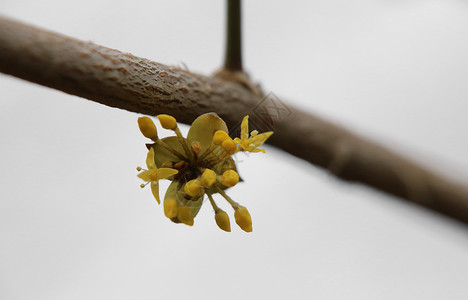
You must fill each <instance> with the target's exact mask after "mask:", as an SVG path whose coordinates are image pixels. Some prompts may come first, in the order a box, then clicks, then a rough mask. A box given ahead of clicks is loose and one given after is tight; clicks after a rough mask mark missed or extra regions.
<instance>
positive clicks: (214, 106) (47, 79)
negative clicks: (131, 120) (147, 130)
mask: <svg viewBox="0 0 468 300" xmlns="http://www.w3.org/2000/svg"><path fill="white" fill-rule="evenodd" d="M0 72H3V73H6V74H11V75H14V76H17V77H19V78H22V79H26V80H29V81H32V82H36V83H38V84H42V85H45V86H48V87H51V88H55V89H58V90H61V91H64V92H66V93H69V94H72V95H77V96H80V97H84V98H87V99H90V100H92V101H96V102H99V103H102V104H105V105H108V106H112V107H118V108H122V109H126V110H129V111H133V112H138V113H143V114H148V115H158V114H161V113H163V114H164V113H166V114H172V115H174V116H175V117H176V118H177V119H178V120H179V121H181V122H184V123H186V124H190V123H191V122H192V121H193V120H194V119H195V118H196V117H197V116H198V115H200V114H202V113H205V112H210V111H215V112H217V113H218V114H219V115H220V116H221V117H222V118H223V119H224V120H225V121H226V122H227V124H228V126H229V127H230V128H232V127H233V126H235V125H236V124H238V122H239V120H241V119H242V117H244V116H245V115H246V114H248V113H250V112H252V111H253V108H254V107H256V106H257V105H258V103H259V102H260V101H262V97H261V95H260V94H259V93H255V92H252V90H251V89H249V88H246V87H245V86H244V85H242V84H238V83H235V82H231V81H226V80H222V79H221V78H219V77H214V78H213V77H206V76H203V75H199V74H194V73H190V72H188V71H186V70H182V69H179V68H175V67H169V66H166V65H163V64H160V63H156V62H152V61H149V60H147V59H144V58H139V57H136V56H133V55H131V54H127V53H122V52H120V51H117V50H113V49H109V48H105V47H102V46H98V45H95V44H93V43H89V42H83V41H79V40H76V39H73V38H69V37H66V36H63V35H60V34H57V33H52V32H49V31H45V30H42V29H38V28H35V27H32V26H29V25H25V24H23V23H20V22H17V21H13V20H11V19H7V18H4V17H0ZM25 109H27V108H25ZM289 109H290V116H289V117H288V118H284V119H281V120H278V121H277V122H275V123H272V125H273V126H274V128H273V130H274V131H275V134H274V135H273V136H272V137H271V138H270V139H269V140H268V143H270V144H272V145H274V146H277V147H278V148H281V149H283V150H285V151H287V152H289V153H291V154H292V155H295V156H297V157H300V158H302V159H304V160H306V161H308V162H310V163H312V164H314V165H316V166H319V167H323V168H326V169H328V168H329V169H330V171H332V172H334V174H335V175H336V176H337V177H339V178H342V179H344V180H348V181H355V182H359V183H362V184H366V185H368V186H371V187H373V188H376V189H378V190H381V191H384V192H386V193H389V194H392V195H395V196H397V197H400V199H404V200H407V201H410V202H413V203H416V204H418V205H421V206H423V207H426V208H428V209H430V210H432V211H434V212H438V213H440V214H443V215H446V216H448V217H451V218H453V219H457V220H459V221H461V222H464V223H466V224H468V190H467V188H466V187H464V186H461V185H459V184H456V183H454V182H452V181H450V180H448V179H446V178H444V177H442V176H440V175H437V174H435V173H433V172H432V171H429V170H427V169H425V168H423V167H421V166H419V165H418V164H416V163H414V162H411V161H409V160H408V159H406V158H404V157H402V156H401V155H398V154H396V153H394V152H391V151H389V150H388V149H385V148H384V147H382V146H380V145H378V144H376V143H374V142H371V141H369V140H366V139H363V138H361V137H359V136H357V135H355V134H353V133H351V132H350V131H348V130H346V129H343V128H342V127H340V126H337V125H334V124H332V123H330V122H327V121H325V120H322V119H321V118H318V117H317V116H314V115H311V114H309V113H306V112H304V111H303V110H300V109H296V108H294V107H291V106H289ZM268 117H269V116H265V115H261V114H258V115H255V114H252V115H251V119H250V121H251V122H252V124H255V123H262V122H264V121H265V120H266V118H268ZM304 197H307V194H305V195H304Z"/></svg>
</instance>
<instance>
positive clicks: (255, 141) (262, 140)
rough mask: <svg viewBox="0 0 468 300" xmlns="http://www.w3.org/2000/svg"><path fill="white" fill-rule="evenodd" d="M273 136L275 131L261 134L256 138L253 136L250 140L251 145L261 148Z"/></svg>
mask: <svg viewBox="0 0 468 300" xmlns="http://www.w3.org/2000/svg"><path fill="white" fill-rule="evenodd" d="M272 134H273V131H268V132H264V133H260V134H258V135H256V136H253V137H251V138H250V139H249V143H250V144H253V145H255V147H260V146H261V145H263V143H265V141H266V140H267V139H268V138H269V137H270V136H271V135H272Z"/></svg>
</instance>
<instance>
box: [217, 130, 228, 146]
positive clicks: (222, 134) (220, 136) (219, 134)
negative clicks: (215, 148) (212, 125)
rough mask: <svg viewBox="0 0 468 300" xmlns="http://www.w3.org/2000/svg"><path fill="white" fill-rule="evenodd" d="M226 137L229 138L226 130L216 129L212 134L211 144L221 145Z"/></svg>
mask: <svg viewBox="0 0 468 300" xmlns="http://www.w3.org/2000/svg"><path fill="white" fill-rule="evenodd" d="M228 139H230V137H229V135H228V134H227V132H226V131H222V130H218V131H216V132H215V134H214V135H213V144H215V145H221V143H222V142H224V141H225V140H228Z"/></svg>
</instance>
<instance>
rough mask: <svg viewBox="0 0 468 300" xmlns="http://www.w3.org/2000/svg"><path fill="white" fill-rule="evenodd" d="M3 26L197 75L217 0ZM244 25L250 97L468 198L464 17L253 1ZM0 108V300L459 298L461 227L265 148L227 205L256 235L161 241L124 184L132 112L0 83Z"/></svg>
mask: <svg viewBox="0 0 468 300" xmlns="http://www.w3.org/2000/svg"><path fill="white" fill-rule="evenodd" d="M0 13H2V14H4V15H7V16H10V17H14V18H17V19H19V20H23V21H26V22H29V23H32V24H35V25H38V26H41V27H45V28H47V29H51V30H54V31H58V32H61V33H64V34H67V35H70V36H73V37H76V38H80V39H83V40H90V41H93V42H95V43H98V44H101V45H105V46H108V47H111V48H116V49H119V50H122V51H125V52H130V53H133V54H135V55H138V56H142V57H146V58H149V59H152V60H155V61H158V62H162V63H166V64H173V65H177V64H182V63H184V64H186V65H187V66H188V67H189V69H190V70H193V71H196V72H201V73H205V74H210V73H212V72H213V71H214V70H216V69H217V68H218V67H219V66H220V64H221V62H222V60H223V55H222V54H223V51H224V35H223V33H224V3H223V1H214V0H212V1H189V0H186V1H182V0H180V1H154V0H152V1H138V0H137V1H115V0H113V1H110V0H94V1H73V2H67V1H59V0H56V1H51V0H47V1H26V0H2V2H1V4H0ZM244 16H245V18H244V33H245V35H244V45H245V47H244V57H245V65H246V67H247V69H248V71H249V72H250V73H251V74H252V76H253V77H254V78H256V79H258V80H259V81H260V82H262V85H263V87H264V88H265V90H267V91H272V92H274V93H275V94H277V95H279V96H281V97H285V98H286V99H288V100H289V101H290V102H292V103H294V104H295V105H298V106H301V107H303V108H304V109H306V110H309V111H311V112H315V113H318V114H319V115H322V116H325V117H326V118H329V119H332V120H334V121H336V122H338V123H340V124H342V125H344V126H346V127H348V128H351V129H352V130H356V131H358V132H361V133H362V134H363V135H365V136H367V137H372V138H373V139H376V140H379V141H381V142H382V143H385V144H387V145H389V146H391V147H393V148H394V149H397V150H398V151H400V152H405V153H407V154H408V155H410V156H411V157H413V158H415V159H418V160H419V161H421V162H423V163H425V164H427V165H428V166H431V167H433V168H436V169H440V170H441V171H443V172H444V173H445V174H447V175H449V176H451V177H453V178H455V179H456V180H459V181H460V182H463V183H465V184H468V179H467V174H468V172H467V171H466V170H467V168H468V156H467V149H468V139H467V136H468V130H467V120H466V118H467V114H468V104H467V103H468V100H467V97H468V84H467V80H468V55H467V53H468V44H467V38H468V2H467V1H463V0H407V1H403V0H400V1H390V0H374V1H370V0H355V1H349V0H316V1H292V0H290V1H259V0H257V1H252V0H251V1H245V5H244ZM0 97H1V99H0V146H1V147H0V191H1V199H0V239H1V240H0V299H4V300H13V299H15V300H16V299H286V297H288V298H289V299H466V295H467V294H468V285H467V278H468V235H467V228H466V226H460V225H459V224H457V223H455V222H451V221H448V220H446V219H445V218H441V217H438V216H435V215H433V214H431V213H427V212H426V211H423V210H421V209H419V208H416V207H414V206H411V205H408V204H405V203H402V202H400V201H398V200H396V199H395V198H393V197H390V196H387V195H382V194H380V193H378V192H375V191H373V190H370V189H368V188H365V187H362V186H360V185H351V184H348V183H342V182H338V181H337V180H335V179H334V178H333V177H331V176H330V175H328V174H327V173H325V172H324V171H322V170H320V169H317V168H315V167H314V166H312V165H310V164H308V163H306V162H304V161H301V160H299V159H296V158H294V157H291V156H290V155H288V154H285V153H283V152H281V151H279V150H277V149H274V148H272V147H267V154H261V153H260V154H256V155H251V156H250V157H249V158H248V159H244V160H243V161H242V162H241V163H240V165H239V170H240V173H241V175H242V177H243V178H244V179H245V182H244V183H242V184H239V185H238V186H236V187H235V188H233V189H231V191H230V195H231V196H232V197H233V198H234V199H235V200H236V201H238V202H240V203H242V204H243V205H245V206H247V207H248V208H249V210H250V212H251V214H252V217H253V222H254V232H253V233H251V234H247V233H245V232H243V231H241V230H240V229H239V228H238V227H237V226H236V225H235V224H232V227H233V232H231V233H225V232H222V231H221V230H219V229H218V228H217V226H216V225H215V222H214V218H213V213H212V209H211V207H210V206H209V205H204V207H203V208H202V210H201V212H200V214H199V215H198V216H197V218H196V220H195V225H194V226H193V227H187V226H184V225H177V224H173V223H171V222H170V221H169V220H167V219H166V218H165V217H164V215H163V211H162V207H161V206H157V205H156V203H155V201H154V199H153V198H152V195H151V192H150V191H149V189H143V190H142V189H140V188H139V187H138V185H139V184H140V181H139V180H138V178H136V173H137V172H136V171H135V167H136V166H137V165H143V164H144V160H145V153H146V149H145V147H144V143H145V142H146V140H145V139H144V138H143V136H141V134H140V133H139V131H138V128H137V125H136V119H137V117H138V115H137V114H134V113H130V112H126V111H123V110H119V109H113V108H109V107H105V106H102V105H100V104H96V103H94V102H90V101H87V100H83V99H80V98H78V97H74V96H70V95H67V94H64V93H62V92H58V91H54V90H52V89H48V88H45V87H41V86H38V85H35V84H32V83H28V82H25V81H22V80H20V79H16V78H13V77H10V76H6V75H0ZM184 128H185V129H186V128H187V127H184ZM311 151H313V149H311ZM217 200H218V203H220V204H221V206H223V207H224V208H225V209H226V210H228V211H229V207H228V206H227V205H225V203H222V200H221V199H217ZM205 204H207V203H205ZM229 212H230V213H231V215H232V212H231V211H229ZM231 221H232V222H233V218H232V219H231Z"/></svg>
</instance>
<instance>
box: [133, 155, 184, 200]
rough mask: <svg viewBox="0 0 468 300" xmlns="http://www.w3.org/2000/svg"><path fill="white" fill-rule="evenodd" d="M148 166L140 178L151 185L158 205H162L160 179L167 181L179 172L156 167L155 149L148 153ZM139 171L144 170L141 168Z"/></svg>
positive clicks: (139, 175)
mask: <svg viewBox="0 0 468 300" xmlns="http://www.w3.org/2000/svg"><path fill="white" fill-rule="evenodd" d="M146 166H147V167H148V170H144V171H143V172H141V173H140V174H138V177H140V178H141V179H142V180H144V181H146V184H148V183H151V191H152V192H153V195H154V198H156V201H158V204H159V203H161V201H160V200H159V183H158V181H159V180H160V179H166V178H169V177H171V176H172V175H175V174H177V173H178V172H179V171H177V170H174V169H171V168H160V169H158V168H157V167H156V164H155V163H154V149H153V148H151V149H150V150H149V151H148V155H147V156H146ZM138 170H139V171H140V170H142V169H141V168H140V167H139V168H138ZM146 184H143V185H142V186H141V187H145V186H146Z"/></svg>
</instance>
